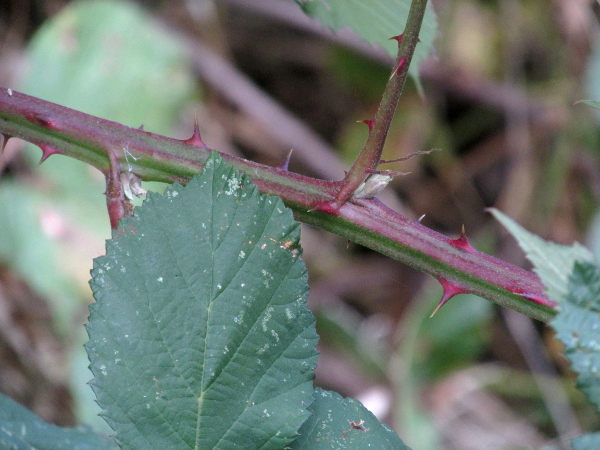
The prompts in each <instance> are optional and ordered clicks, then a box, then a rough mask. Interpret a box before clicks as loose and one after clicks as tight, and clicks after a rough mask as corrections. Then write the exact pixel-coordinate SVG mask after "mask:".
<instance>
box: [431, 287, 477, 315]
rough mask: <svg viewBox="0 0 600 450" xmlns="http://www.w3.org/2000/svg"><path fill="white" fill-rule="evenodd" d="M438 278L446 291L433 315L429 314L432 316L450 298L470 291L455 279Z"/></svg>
mask: <svg viewBox="0 0 600 450" xmlns="http://www.w3.org/2000/svg"><path fill="white" fill-rule="evenodd" d="M437 280H438V281H439V282H440V284H441V285H442V288H443V289H444V292H443V294H442V298H441V299H440V301H439V303H438V305H437V306H436V307H435V309H434V310H433V312H432V313H431V316H429V317H430V318H431V317H433V316H434V315H435V313H437V312H438V311H439V310H440V308H441V307H442V306H444V305H445V304H446V302H447V301H448V300H450V299H451V298H452V297H454V296H455V295H458V294H467V293H469V291H468V290H467V289H465V288H463V287H461V286H460V285H458V284H457V283H456V282H454V281H450V280H448V279H447V278H443V277H439V278H438V279H437Z"/></svg>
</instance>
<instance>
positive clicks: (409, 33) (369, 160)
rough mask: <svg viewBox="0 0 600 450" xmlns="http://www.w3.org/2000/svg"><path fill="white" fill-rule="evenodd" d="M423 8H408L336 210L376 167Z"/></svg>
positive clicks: (423, 4)
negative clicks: (386, 76) (366, 132)
mask: <svg viewBox="0 0 600 450" xmlns="http://www.w3.org/2000/svg"><path fill="white" fill-rule="evenodd" d="M426 8H427V0H413V1H412V3H411V5H410V11H409V13H408V19H407V20H406V27H405V29H404V33H403V35H402V40H401V41H400V40H399V46H398V56H397V58H396V65H395V67H394V72H393V73H392V76H391V77H390V79H389V81H388V82H387V85H386V86H385V90H384V92H383V96H382V98H381V103H380V104H379V108H378V109H377V113H376V114H375V118H374V119H373V120H372V121H370V122H369V123H368V124H369V128H370V130H369V137H368V138H367V142H366V143H365V145H364V147H363V148H362V150H361V152H360V154H359V155H358V157H357V158H356V160H355V161H354V164H353V165H352V168H351V169H350V171H349V172H348V174H347V175H346V178H345V179H344V184H343V185H342V187H341V188H340V191H339V193H338V195H337V197H336V199H335V202H334V203H335V204H336V206H337V207H338V208H339V207H340V206H341V205H342V204H343V203H344V202H345V201H346V200H348V199H349V198H350V196H351V195H352V193H353V192H354V191H355V190H356V189H357V188H358V187H359V186H360V184H361V183H362V182H363V181H365V179H366V178H367V177H368V176H369V174H370V173H371V172H372V171H373V170H375V169H376V168H377V166H378V165H379V160H380V159H381V153H382V152H383V145H384V144H385V140H386V138H387V133H388V130H389V128H390V124H391V122H392V119H393V117H394V113H395V112H396V107H397V105H398V101H399V100H400V95H401V94H402V89H403V88H404V83H405V81H406V77H407V76H408V68H409V66H410V62H411V61H412V57H413V54H414V52H415V48H416V46H417V43H418V42H419V32H420V30H421V24H422V23H423V16H424V15H425V9H426Z"/></svg>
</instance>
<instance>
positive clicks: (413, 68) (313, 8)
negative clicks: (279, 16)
mask: <svg viewBox="0 0 600 450" xmlns="http://www.w3.org/2000/svg"><path fill="white" fill-rule="evenodd" d="M296 3H298V4H299V5H300V7H301V8H302V9H303V10H304V12H305V13H306V14H308V15H309V16H311V17H316V18H318V19H319V20H320V21H321V22H323V23H324V24H325V25H326V26H328V27H330V28H332V29H333V30H339V29H341V28H345V27H349V28H351V29H352V30H354V31H355V32H356V33H357V34H358V35H359V36H360V37H361V38H363V39H364V40H365V41H367V42H369V43H371V44H377V45H380V46H381V47H383V48H384V49H385V50H386V51H387V52H388V53H389V54H390V55H391V56H393V57H395V56H396V54H397V53H398V44H397V42H396V41H390V40H389V38H391V37H392V36H397V35H399V34H400V33H402V31H403V30H404V27H405V25H406V19H407V17H408V11H409V9H410V0H296ZM436 33H437V21H436V18H435V14H434V12H433V10H432V8H431V7H428V8H427V11H426V12H425V17H424V18H423V25H422V26H421V33H420V34H419V39H420V41H421V42H420V43H419V45H417V47H416V49H415V54H414V56H413V60H412V63H411V65H410V68H409V73H410V74H411V75H412V76H413V77H414V78H415V79H418V75H419V64H420V63H421V61H422V60H423V59H424V58H426V57H427V56H428V55H429V53H430V52H431V50H432V48H433V40H434V39H435V35H436Z"/></svg>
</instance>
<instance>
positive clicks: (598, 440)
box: [571, 433, 600, 450]
mask: <svg viewBox="0 0 600 450" xmlns="http://www.w3.org/2000/svg"><path fill="white" fill-rule="evenodd" d="M571 445H572V446H573V450H598V449H599V448H600V433H587V434H583V435H581V436H577V437H576V438H573V439H571Z"/></svg>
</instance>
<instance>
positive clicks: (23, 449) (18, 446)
mask: <svg viewBox="0 0 600 450" xmlns="http://www.w3.org/2000/svg"><path fill="white" fill-rule="evenodd" d="M0 448H1V449H2V450H56V449H69V450H115V449H117V448H118V447H117V446H116V444H115V443H114V442H113V441H112V440H111V439H109V438H108V437H106V436H100V435H99V434H96V433H94V432H93V431H92V430H91V429H89V428H88V427H78V428H61V427H57V426H55V425H50V424H48V423H46V422H44V421H43V420H42V419H40V418H39V417H38V416H36V415H35V414H33V413H32V412H31V411H29V410H28V409H27V408H25V407H23V406H21V405H19V404H18V403H17V402H15V401H14V400H12V399H10V398H8V397H7V396H5V395H3V394H0Z"/></svg>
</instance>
